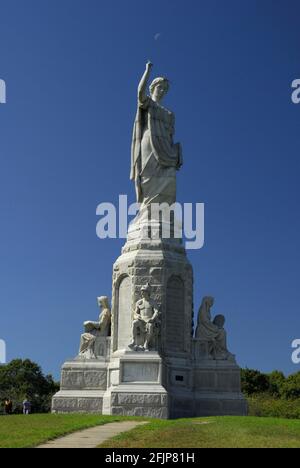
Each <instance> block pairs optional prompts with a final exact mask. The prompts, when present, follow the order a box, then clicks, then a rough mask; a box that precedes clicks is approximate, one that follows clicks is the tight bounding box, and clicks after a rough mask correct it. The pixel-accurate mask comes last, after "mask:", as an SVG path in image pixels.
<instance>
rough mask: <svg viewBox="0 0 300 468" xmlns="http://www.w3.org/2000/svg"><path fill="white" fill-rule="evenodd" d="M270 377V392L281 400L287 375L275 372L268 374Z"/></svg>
mask: <svg viewBox="0 0 300 468" xmlns="http://www.w3.org/2000/svg"><path fill="white" fill-rule="evenodd" d="M268 377H269V385H270V388H269V392H270V394H271V395H273V396H274V397H276V398H279V397H280V396H281V394H282V388H283V385H284V383H285V380H286V378H285V375H284V373H283V372H280V371H276V370H275V371H273V372H271V374H268Z"/></svg>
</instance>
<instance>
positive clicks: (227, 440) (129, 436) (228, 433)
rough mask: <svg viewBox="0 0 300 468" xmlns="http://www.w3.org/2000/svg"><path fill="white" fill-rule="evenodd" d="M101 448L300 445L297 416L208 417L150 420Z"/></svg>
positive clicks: (299, 421)
mask: <svg viewBox="0 0 300 468" xmlns="http://www.w3.org/2000/svg"><path fill="white" fill-rule="evenodd" d="M100 447H103V448H104V447H105V448H121V447H122V448H300V420H288V419H277V418H257V417H232V416H226V417H209V418H194V419H179V420H173V421H152V422H149V424H146V425H145V426H139V427H137V428H136V429H134V430H132V431H130V432H127V433H123V434H120V435H119V436H116V437H114V438H113V439H110V440H109V441H107V442H105V443H104V444H102V445H101V446H100Z"/></svg>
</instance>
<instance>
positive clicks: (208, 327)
mask: <svg viewBox="0 0 300 468" xmlns="http://www.w3.org/2000/svg"><path fill="white" fill-rule="evenodd" d="M213 305H214V298H213V297H209V296H207V297H204V298H203V300H202V304H201V306H200V310H199V314H198V324H197V329H196V339H198V340H201V341H206V342H207V343H208V346H209V348H208V351H209V354H210V355H211V356H212V357H213V358H214V359H225V360H226V359H232V358H233V355H232V354H231V353H229V351H228V349H227V336H226V331H225V330H224V328H223V327H224V323H225V317H224V316H223V315H217V316H216V317H215V319H214V320H213V321H212V317H211V312H210V309H211V308H212V306H213Z"/></svg>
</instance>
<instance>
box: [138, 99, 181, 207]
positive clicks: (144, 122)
mask: <svg viewBox="0 0 300 468" xmlns="http://www.w3.org/2000/svg"><path fill="white" fill-rule="evenodd" d="M174 125H175V117H174V114H173V113H172V112H170V111H169V110H167V109H165V108H164V107H162V106H161V105H159V104H158V103H156V102H155V101H153V100H152V99H151V98H150V97H149V96H147V97H146V99H145V100H144V101H140V100H139V101H138V110H137V115H136V119H135V123H134V129H133V137H132V148H131V174H130V178H131V180H134V181H135V185H136V192H137V201H138V202H139V203H141V204H142V207H143V206H148V205H150V204H151V203H168V204H169V205H172V204H173V203H175V201H176V170H178V169H179V168H180V166H181V165H182V154H181V146H180V143H177V144H174V143H173V135H174Z"/></svg>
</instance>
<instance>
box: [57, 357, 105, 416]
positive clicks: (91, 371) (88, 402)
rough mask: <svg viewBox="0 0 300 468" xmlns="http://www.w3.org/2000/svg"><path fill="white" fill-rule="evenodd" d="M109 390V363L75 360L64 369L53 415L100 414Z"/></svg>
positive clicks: (66, 364) (65, 365) (68, 362)
mask: <svg viewBox="0 0 300 468" xmlns="http://www.w3.org/2000/svg"><path fill="white" fill-rule="evenodd" d="M106 389H107V363H106V362H104V361H99V360H96V359H95V360H94V359H93V360H84V359H80V360H79V359H75V360H73V361H67V362H66V363H65V364H64V365H63V367H62V373H61V390H60V391H59V392H58V393H56V394H55V395H54V397H53V399H52V412H53V413H100V414H102V407H103V396H104V393H105V391H106Z"/></svg>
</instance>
